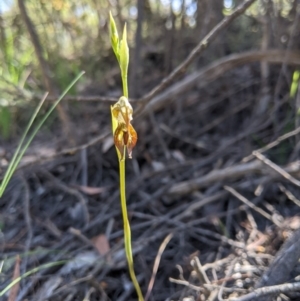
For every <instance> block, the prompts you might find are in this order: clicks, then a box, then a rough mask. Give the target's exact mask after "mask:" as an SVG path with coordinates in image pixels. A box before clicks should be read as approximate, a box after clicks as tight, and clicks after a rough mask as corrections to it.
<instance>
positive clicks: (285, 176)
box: [253, 151, 300, 187]
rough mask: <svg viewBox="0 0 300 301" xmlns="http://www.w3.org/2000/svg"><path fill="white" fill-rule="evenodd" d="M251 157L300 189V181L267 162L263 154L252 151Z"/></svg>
mask: <svg viewBox="0 0 300 301" xmlns="http://www.w3.org/2000/svg"><path fill="white" fill-rule="evenodd" d="M253 155H254V156H255V157H256V158H257V159H259V160H260V161H262V162H263V163H265V164H266V165H268V166H269V167H271V168H272V169H273V170H275V171H276V172H277V173H279V174H280V175H282V176H283V177H284V178H285V179H287V180H289V181H290V182H292V183H293V184H294V185H296V186H298V187H300V181H298V180H297V179H295V178H294V177H293V176H291V175H290V174H289V173H288V172H286V171H285V170H284V169H282V168H281V167H279V166H278V165H276V164H275V163H273V162H272V161H271V160H269V159H268V158H266V157H265V156H264V155H263V154H261V153H259V152H257V151H254V152H253Z"/></svg>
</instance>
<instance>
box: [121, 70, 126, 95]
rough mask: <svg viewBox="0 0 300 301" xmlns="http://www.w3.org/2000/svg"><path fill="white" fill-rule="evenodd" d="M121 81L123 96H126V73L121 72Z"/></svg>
mask: <svg viewBox="0 0 300 301" xmlns="http://www.w3.org/2000/svg"><path fill="white" fill-rule="evenodd" d="M121 77H122V83H123V94H124V96H125V97H127V98H128V81H127V74H122V75H121Z"/></svg>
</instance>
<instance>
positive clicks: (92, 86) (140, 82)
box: [0, 0, 300, 139]
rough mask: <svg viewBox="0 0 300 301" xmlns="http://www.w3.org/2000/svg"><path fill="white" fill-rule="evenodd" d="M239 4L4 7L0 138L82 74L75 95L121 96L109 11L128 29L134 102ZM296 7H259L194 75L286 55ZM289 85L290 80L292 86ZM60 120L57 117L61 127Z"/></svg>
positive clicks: (50, 0)
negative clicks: (259, 52)
mask: <svg viewBox="0 0 300 301" xmlns="http://www.w3.org/2000/svg"><path fill="white" fill-rule="evenodd" d="M241 2H242V1H239V0H224V1H222V0H144V1H142V0H141V1H133V0H76V1H75V0H74V1H72V0H67V1H66V0H26V1H20V0H19V1H17V0H1V2H0V37H1V39H0V61H1V64H0V133H1V136H2V138H4V139H7V138H9V137H11V136H13V135H14V133H15V132H16V127H15V122H16V118H17V116H19V115H20V114H19V113H18V110H19V109H18V108H20V107H23V108H24V107H31V105H32V104H33V106H35V105H36V100H37V99H39V98H40V97H41V95H42V93H43V92H44V91H49V90H50V91H49V92H50V94H52V95H57V93H59V91H61V90H62V89H64V88H65V87H66V86H67V85H68V84H69V83H70V81H71V80H72V79H73V78H74V76H75V75H76V74H78V72H79V71H80V70H85V71H86V75H85V78H84V80H83V81H82V82H81V84H80V85H78V86H77V89H76V90H75V89H73V91H72V93H73V94H74V95H75V94H83V95H101V96H104V95H105V96H115V97H118V96H119V95H120V87H121V85H120V80H119V77H118V68H117V66H116V63H115V61H114V57H113V53H112V51H111V49H110V40H109V30H108V14H109V11H112V13H113V15H114V16H115V18H116V21H117V25H118V26H119V28H120V27H121V26H123V24H124V22H127V25H128V38H129V45H130V47H131V51H130V53H131V67H130V74H131V76H130V95H131V97H135V98H136V97H140V96H142V95H143V93H145V92H147V91H149V89H151V88H152V87H153V86H155V85H156V84H158V83H159V81H160V80H161V79H162V78H163V77H164V76H166V75H167V74H168V73H169V72H170V71H171V70H173V69H174V67H176V66H177V65H178V64H179V63H180V62H181V61H182V60H183V59H184V58H186V56H187V55H188V54H189V53H190V51H191V50H192V49H193V47H195V46H196V44H197V42H198V41H200V39H201V38H203V37H204V36H205V34H206V33H207V32H208V31H209V30H210V29H212V28H213V27H214V26H215V25H216V24H217V23H218V22H220V21H221V20H222V18H223V17H224V16H225V15H227V14H229V13H230V12H231V11H232V10H233V9H234V8H235V7H236V6H237V5H238V4H240V3H241ZM297 3H298V1H297V0H294V1H293V0H272V1H271V0H258V1H256V3H255V4H254V5H252V6H251V8H250V9H249V10H248V11H247V13H246V14H244V15H243V16H241V17H240V18H238V19H237V20H236V21H235V22H234V23H233V24H232V25H231V26H230V28H229V29H228V30H226V31H225V32H224V34H222V35H221V36H220V37H218V39H217V41H216V42H215V45H216V47H212V48H211V50H210V51H209V52H206V53H205V55H204V56H203V57H201V58H200V59H199V60H198V62H197V64H195V65H194V68H199V67H201V66H204V65H206V64H207V63H209V62H211V61H213V60H215V59H217V58H220V57H222V56H225V55H228V54H231V53H236V52H241V51H245V50H250V49H263V50H265V49H268V48H277V49H278V48H279V49H280V48H285V47H287V45H288V43H289V41H290V37H291V34H292V27H293V24H294V21H295V16H296V14H297ZM299 43H300V36H299V30H298V31H297V32H294V36H293V44H294V46H297V45H295V44H298V46H299ZM294 48H295V47H294ZM45 69H46V70H45ZM296 76H297V74H296ZM292 77H293V74H290V80H291V83H290V84H292ZM47 81H48V83H47ZM49 81H50V82H51V83H50V86H49ZM296 81H297V80H296ZM296 86H297V85H296ZM294 90H295V87H294ZM294 93H295V92H294ZM29 104H31V105H29ZM62 114H63V113H62ZM62 114H60V117H61V118H62V119H64V117H63V116H62ZM65 115H67V114H65ZM19 117H20V116H19ZM20 118H21V119H22V116H21V117H20Z"/></svg>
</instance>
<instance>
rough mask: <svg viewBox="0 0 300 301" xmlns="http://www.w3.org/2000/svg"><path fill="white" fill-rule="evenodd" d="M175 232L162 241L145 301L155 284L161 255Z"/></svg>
mask: <svg viewBox="0 0 300 301" xmlns="http://www.w3.org/2000/svg"><path fill="white" fill-rule="evenodd" d="M172 237H173V234H172V233H170V234H169V235H168V236H166V238H165V239H164V241H163V242H162V244H161V245H160V247H159V249H158V252H157V255H156V258H155V261H154V265H153V271H152V275H151V279H150V281H149V285H148V289H147V294H146V296H145V301H147V300H148V299H149V297H150V294H151V292H152V289H153V285H154V281H155V276H156V273H157V270H158V267H159V263H160V260H161V256H162V254H163V252H164V250H165V248H166V246H167V245H168V243H169V242H170V240H171V239H172Z"/></svg>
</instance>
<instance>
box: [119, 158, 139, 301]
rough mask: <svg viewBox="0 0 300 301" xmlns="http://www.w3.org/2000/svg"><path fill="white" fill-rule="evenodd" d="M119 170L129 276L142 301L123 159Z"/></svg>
mask: <svg viewBox="0 0 300 301" xmlns="http://www.w3.org/2000/svg"><path fill="white" fill-rule="evenodd" d="M119 170H120V196H121V208H122V215H123V225H124V245H125V253H126V258H127V263H128V268H129V274H130V277H131V280H132V283H133V285H134V287H135V290H136V293H137V295H138V298H139V301H144V297H143V295H142V291H141V288H140V286H139V283H138V281H137V279H136V276H135V272H134V267H133V256H132V247H131V229H130V223H129V220H128V213H127V205H126V192H125V189H126V182H125V159H124V160H119Z"/></svg>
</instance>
